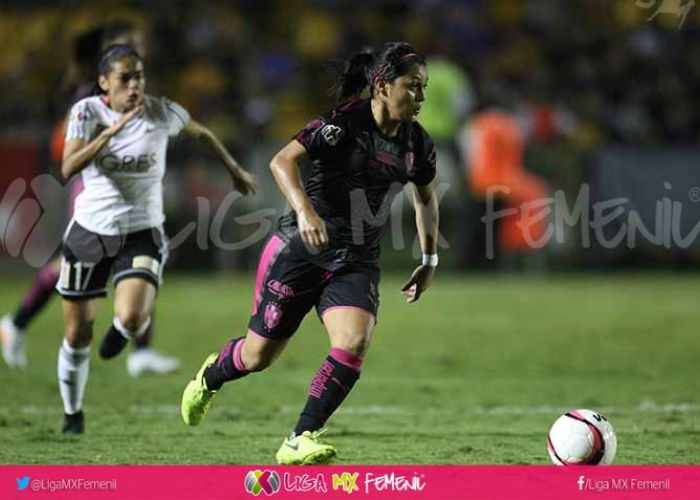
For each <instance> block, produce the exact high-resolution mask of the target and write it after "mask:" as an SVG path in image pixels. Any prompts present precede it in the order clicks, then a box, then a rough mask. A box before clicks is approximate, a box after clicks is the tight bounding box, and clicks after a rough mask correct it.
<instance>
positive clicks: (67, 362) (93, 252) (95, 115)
mask: <svg viewBox="0 0 700 500" xmlns="http://www.w3.org/2000/svg"><path fill="white" fill-rule="evenodd" d="M98 83H99V86H100V88H101V89H102V91H103V92H104V94H103V95H99V96H92V97H88V98H85V99H82V100H81V101H78V102H77V103H76V104H75V105H74V106H73V109H72V110H71V114H70V118H69V122H68V127H67V133H66V143H65V150H64V154H63V164H62V166H61V172H62V174H63V176H64V177H65V178H66V179H68V178H70V177H71V176H73V175H76V174H78V173H81V174H82V177H83V181H84V184H85V189H84V191H83V192H82V193H81V194H80V195H79V196H78V198H77V199H76V201H75V210H74V215H73V219H72V220H71V222H70V223H69V225H68V228H67V229H66V232H65V234H64V238H63V259H62V262H61V274H60V278H59V281H58V284H57V286H56V288H57V290H58V292H59V293H60V294H61V295H62V297H63V318H64V332H65V338H64V340H63V343H62V345H61V348H60V351H59V356H58V379H59V387H60V391H61V397H62V399H63V406H64V412H65V417H64V423H63V429H62V430H63V432H64V433H73V434H80V433H82V432H83V431H84V417H83V411H82V405H83V394H84V392H85V385H86V383H87V378H88V371H89V351H90V341H91V340H92V324H93V321H94V317H95V302H96V301H95V299H96V298H99V297H104V296H106V294H107V291H106V284H107V279H108V277H109V275H110V272H113V278H112V282H113V284H114V287H115V293H114V320H113V325H112V327H111V328H110V330H109V331H108V332H107V335H106V336H105V338H104V340H103V342H102V345H101V346H100V355H101V356H102V357H103V358H111V357H113V356H116V355H117V354H118V353H119V352H120V351H121V350H122V349H123V348H124V346H125V345H126V343H127V341H128V340H129V339H135V338H137V337H138V336H139V335H141V334H142V333H143V332H145V331H146V329H147V328H148V325H149V323H150V320H151V312H152V310H153V306H154V302H155V299H156V292H157V289H158V286H159V284H160V282H161V276H162V268H163V264H164V263H165V259H166V256H167V246H166V239H165V236H164V234H163V229H162V224H163V221H164V215H163V195H162V188H163V183H162V181H163V174H164V172H165V153H166V149H167V145H168V140H169V138H170V137H172V136H175V135H177V134H178V133H179V132H180V131H181V130H184V131H185V132H187V134H188V135H190V136H192V137H194V138H196V139H198V140H199V141H200V142H201V143H203V144H204V145H205V146H207V147H208V148H209V149H210V150H211V151H212V152H213V153H214V154H215V155H216V156H217V157H218V158H219V159H220V160H221V162H222V163H223V164H224V165H225V166H226V168H227V169H228V171H229V173H230V175H231V178H232V180H233V186H234V188H235V189H237V190H238V191H240V192H241V193H243V194H248V193H254V192H256V190H257V185H256V182H255V180H254V179H253V177H252V176H251V175H250V174H249V173H247V172H246V171H245V170H243V169H242V168H241V167H240V165H239V164H238V163H237V162H236V160H234V159H233V158H232V157H231V155H230V154H229V153H228V151H227V150H226V148H225V147H224V146H223V145H222V144H221V142H220V141H219V140H218V139H217V138H216V136H215V135H214V134H213V133H212V132H211V131H210V130H208V129H207V128H205V127H204V126H202V125H201V124H199V123H197V122H196V121H194V120H191V119H190V116H189V114H188V112H187V111H186V110H185V109H184V108H183V107H181V106H180V105H178V104H176V103H174V102H172V101H170V100H169V99H167V98H165V97H154V96H150V95H146V94H145V93H144V89H145V78H144V67H143V61H142V60H141V57H140V56H139V55H138V53H137V52H136V51H135V50H134V48H133V47H131V46H130V45H112V46H110V47H108V48H107V49H105V51H104V52H103V54H102V57H101V59H100V64H99V76H98Z"/></svg>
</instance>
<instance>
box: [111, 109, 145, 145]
mask: <svg viewBox="0 0 700 500" xmlns="http://www.w3.org/2000/svg"><path fill="white" fill-rule="evenodd" d="M141 111H143V105H142V104H140V105H138V106H136V107H135V108H134V109H132V110H130V111H127V112H126V113H124V114H123V115H122V116H121V117H120V118H119V119H118V120H117V121H116V122H114V123H113V124H112V125H111V126H110V127H107V128H106V129H105V131H104V132H103V133H104V134H107V136H109V137H113V136H115V135H116V134H118V133H119V131H120V130H121V129H123V128H124V125H126V124H127V122H128V121H129V120H131V119H132V118H133V117H134V116H136V115H138V114H139V113H140V112H141Z"/></svg>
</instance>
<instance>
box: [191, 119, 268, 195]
mask: <svg viewBox="0 0 700 500" xmlns="http://www.w3.org/2000/svg"><path fill="white" fill-rule="evenodd" d="M185 132H187V134H188V135H189V136H190V137H193V138H195V139H197V140H198V141H199V142H200V143H201V144H203V145H204V146H205V147H206V148H207V149H209V151H211V152H212V153H214V154H215V155H216V156H217V157H218V158H219V160H221V163H223V164H224V166H225V167H226V169H227V170H228V172H229V174H230V175H231V180H232V181H233V187H234V189H235V190H236V191H239V192H241V193H243V194H255V193H257V192H258V183H257V182H256V181H255V177H254V176H253V175H252V174H251V173H250V172H248V171H246V170H245V169H243V167H241V165H240V164H239V163H238V162H237V161H236V159H235V158H234V157H233V156H231V154H230V153H229V152H228V150H227V149H226V146H224V145H223V144H222V143H221V141H220V140H219V138H218V137H216V135H215V134H214V132H212V131H211V130H209V129H208V128H207V127H205V126H204V125H202V124H201V123H199V122H196V121H195V120H189V121H188V122H187V125H185Z"/></svg>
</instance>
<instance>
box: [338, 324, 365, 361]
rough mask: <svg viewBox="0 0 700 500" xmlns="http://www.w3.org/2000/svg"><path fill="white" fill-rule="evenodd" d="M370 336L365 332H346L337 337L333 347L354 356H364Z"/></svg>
mask: <svg viewBox="0 0 700 500" xmlns="http://www.w3.org/2000/svg"><path fill="white" fill-rule="evenodd" d="M369 343H370V336H369V335H367V334H366V333H365V332H361V331H355V330H348V331H347V332H344V334H343V335H342V336H339V338H338V339H337V341H336V342H334V343H333V347H335V348H338V349H343V350H344V351H348V352H350V353H352V354H354V355H356V356H360V357H362V356H364V355H365V353H366V352H367V350H368V349H369Z"/></svg>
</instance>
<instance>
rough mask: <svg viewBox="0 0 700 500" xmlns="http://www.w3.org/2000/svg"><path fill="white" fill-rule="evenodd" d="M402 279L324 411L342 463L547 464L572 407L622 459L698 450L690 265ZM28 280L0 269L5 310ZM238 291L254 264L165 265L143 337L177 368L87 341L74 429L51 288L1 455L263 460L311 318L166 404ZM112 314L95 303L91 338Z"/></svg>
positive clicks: (298, 401)
mask: <svg viewBox="0 0 700 500" xmlns="http://www.w3.org/2000/svg"><path fill="white" fill-rule="evenodd" d="M402 278H404V276H395V277H391V276H387V277H385V279H384V280H383V282H382V287H381V293H382V307H381V311H380V322H379V325H378V327H377V329H376V331H375V338H374V343H373V346H372V348H371V350H370V353H369V355H368V356H367V358H366V361H365V364H364V366H363V374H362V378H361V379H360V381H359V382H358V384H357V385H356V386H355V390H354V391H353V393H352V394H351V395H350V396H349V398H348V399H347V401H346V402H345V404H344V406H343V407H342V408H341V411H340V412H339V413H337V414H336V415H335V416H334V417H333V418H332V419H331V420H330V421H329V425H328V427H329V433H328V434H327V438H328V441H329V442H331V443H333V444H335V445H337V447H338V450H339V462H340V463H355V464H359V463H367V464H381V463H386V464H398V463H402V464H409V463H410V464H437V463H441V464H546V463H549V458H548V456H547V453H546V450H545V439H546V434H547V431H548V428H549V426H550V425H551V423H552V422H553V421H554V420H555V419H556V417H557V416H558V414H559V413H560V412H562V411H564V410H566V409H570V408H575V407H584V408H592V409H597V410H599V411H601V412H603V413H604V414H606V415H607V416H608V418H609V419H610V421H611V422H612V424H613V425H614V427H615V429H616V431H617V434H618V443H619V444H618V453H617V458H616V461H615V462H616V463H617V464H677V463H691V464H698V463H700V369H699V368H698V367H699V366H700V335H699V333H700V300H699V299H698V290H700V276H691V277H683V276H681V275H676V276H659V275H654V276H638V277H631V276H620V277H616V276H612V277H604V276H600V277H592V278H591V277H583V276H581V277H553V278H549V279H540V278H537V279H530V278H498V277H468V276H447V275H438V278H437V280H436V282H435V284H434V288H433V289H432V290H431V291H430V292H429V293H428V294H426V295H425V296H424V297H423V298H422V299H421V301H420V302H418V303H417V304H413V305H407V304H405V303H403V300H402V297H401V296H400V293H399V291H398V290H399V286H400V284H401V279H402ZM28 279H29V277H27V279H25V280H20V279H6V278H3V280H2V286H1V287H0V310H4V311H7V310H9V309H13V308H14V306H15V302H16V300H18V298H19V296H20V294H21V293H22V292H23V290H24V287H25V286H26V285H27V282H28ZM251 295H252V277H239V278H206V277H197V278H191V277H177V276H173V275H171V276H170V277H168V279H167V282H166V286H165V287H164V288H163V290H162V293H161V296H160V297H159V302H158V311H157V322H156V329H157V332H156V343H155V345H156V347H158V348H159V349H161V350H163V351H165V352H167V353H171V354H175V355H177V356H180V357H181V358H182V361H183V370H182V371H181V372H180V373H179V374H176V375H171V376H167V377H161V378H156V377H149V378H141V379H132V378H130V377H129V376H128V375H127V373H126V369H125V359H124V356H122V357H121V358H117V359H116V360H112V361H111V362H104V361H102V360H100V359H99V358H98V356H97V354H96V348H95V349H93V353H92V361H91V363H92V364H91V372H90V380H89V382H88V388H87V394H86V405H85V413H86V425H87V430H86V434H85V435H84V436H83V437H80V438H66V437H64V436H63V435H62V434H60V432H59V427H60V423H61V418H62V406H61V402H60V397H59V395H58V388H57V381H56V357H57V350H58V346H59V343H60V339H61V334H62V333H61V319H60V304H59V301H58V300H54V301H53V302H52V304H51V306H50V307H49V308H48V310H47V311H45V312H44V313H43V314H42V315H41V316H40V318H39V319H38V320H37V321H36V322H35V323H34V324H33V325H32V326H31V329H30V331H29V336H30V337H29V363H30V370H29V371H27V372H25V373H20V372H16V371H10V370H8V369H7V368H5V367H4V366H2V367H0V379H1V380H2V385H3V390H2V403H1V404H0V442H2V446H1V447H0V462H1V463H5V464H6V463H49V464H54V463H66V464H88V463H90V464H132V463H136V464H149V463H172V464H199V463H206V464H240V463H263V464H264V463H272V461H273V460H274V453H275V451H276V450H277V448H278V446H279V445H280V443H281V441H282V438H283V437H284V436H285V435H286V434H287V433H288V432H289V431H290V430H291V428H292V427H293V425H294V423H295V422H296V416H297V414H298V412H299V411H300V410H301V407H302V406H303V403H304V401H305V398H306V393H307V389H308V384H309V382H310V380H311V378H312V376H313V374H314V372H315V371H316V369H317V368H318V366H319V365H320V363H321V361H322V360H323V358H324V357H325V356H326V354H327V351H328V346H327V339H326V336H325V334H324V331H323V330H322V328H321V325H320V323H319V321H318V320H317V318H316V316H315V315H310V316H308V317H307V319H306V321H305V322H304V324H303V325H302V328H301V329H300V330H299V332H297V334H296V337H295V338H294V340H293V342H292V343H291V345H290V346H289V348H288V351H287V352H286V353H285V354H284V355H283V356H282V358H281V359H280V360H279V361H278V362H277V364H276V365H274V366H273V367H271V368H270V369H269V370H267V371H266V372H263V373H259V374H254V375H252V376H249V377H248V378H246V379H244V380H241V381H239V382H235V383H232V384H229V385H227V386H226V388H225V389H224V390H223V391H222V392H221V393H220V394H219V395H218V396H217V397H216V400H215V403H214V407H213V408H212V411H211V412H210V413H209V415H208V416H207V419H206V420H205V422H204V423H203V424H202V425H201V426H200V427H197V428H187V427H186V426H185V425H184V424H183V423H182V421H181V419H180V415H179V404H180V394H181V391H182V389H183V387H184V385H185V383H186V381H187V379H189V378H190V377H191V376H192V374H193V373H194V371H195V370H196V368H197V367H199V365H200V363H201V362H202V360H203V359H204V357H205V355H206V354H208V353H209V352H211V351H213V350H218V349H219V347H220V346H221V345H222V344H223V342H224V341H225V340H226V339H228V338H230V337H232V336H237V335H240V334H241V332H242V331H244V328H245V325H246V324H247V318H248V313H249V311H250V302H251ZM110 319H111V303H110V302H109V301H103V303H102V304H101V309H100V313H99V316H98V320H97V322H96V329H95V333H96V338H97V341H99V340H100V339H101V337H102V334H103V333H104V331H105V330H106V328H107V326H108V325H109V322H110ZM96 343H97V342H96Z"/></svg>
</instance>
